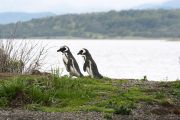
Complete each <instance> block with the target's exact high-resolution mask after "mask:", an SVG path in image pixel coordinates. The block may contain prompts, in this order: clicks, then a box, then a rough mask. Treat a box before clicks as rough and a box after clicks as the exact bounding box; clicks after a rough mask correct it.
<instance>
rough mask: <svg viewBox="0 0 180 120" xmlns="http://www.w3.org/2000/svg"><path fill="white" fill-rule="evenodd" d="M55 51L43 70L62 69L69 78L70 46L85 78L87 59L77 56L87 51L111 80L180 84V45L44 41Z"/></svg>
mask: <svg viewBox="0 0 180 120" xmlns="http://www.w3.org/2000/svg"><path fill="white" fill-rule="evenodd" d="M43 43H44V44H47V45H48V47H51V49H49V51H48V56H47V58H46V59H45V63H46V65H45V66H44V67H43V70H45V71H49V70H50V69H51V68H55V67H59V68H62V69H64V70H63V73H62V74H63V75H64V74H68V73H67V72H66V70H65V67H64V64H63V62H62V55H61V53H57V49H59V47H60V46H62V45H67V46H69V48H70V49H71V52H72V54H73V55H74V57H75V58H76V60H77V62H78V63H79V66H80V69H81V71H82V73H83V74H85V75H87V74H86V73H84V72H83V70H82V68H83V59H82V57H81V56H77V53H78V51H79V50H80V49H81V48H87V49H88V50H89V51H90V53H91V55H92V57H93V58H94V60H95V62H96V63H97V66H98V68H99V71H100V73H101V74H102V75H104V76H107V77H111V78H135V79H140V78H143V76H144V75H146V76H147V78H148V79H149V80H176V79H179V78H180V59H179V57H180V42H169V41H165V40H164V41H163V40H144V41H143V40H119V41H118V40H43Z"/></svg>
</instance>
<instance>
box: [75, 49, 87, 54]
mask: <svg viewBox="0 0 180 120" xmlns="http://www.w3.org/2000/svg"><path fill="white" fill-rule="evenodd" d="M88 53H89V51H88V50H87V49H85V48H83V49H82V50H80V51H79V52H78V54H77V55H87V54H88Z"/></svg>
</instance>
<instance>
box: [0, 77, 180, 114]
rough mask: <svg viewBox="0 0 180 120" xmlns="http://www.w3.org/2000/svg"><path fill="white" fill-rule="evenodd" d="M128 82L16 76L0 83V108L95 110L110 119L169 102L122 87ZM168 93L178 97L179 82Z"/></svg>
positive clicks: (163, 97)
mask: <svg viewBox="0 0 180 120" xmlns="http://www.w3.org/2000/svg"><path fill="white" fill-rule="evenodd" d="M123 83H128V81H127V80H111V79H108V78H105V79H100V80H98V79H91V78H89V77H84V78H77V79H71V78H68V77H58V76H56V75H52V76H51V77H45V76H17V77H11V78H8V79H6V80H0V107H2V108H5V107H21V108H23V109H28V110H37V111H46V112H76V111H97V112H103V113H105V115H106V117H109V115H111V114H112V113H114V114H122V115H129V114H131V112H132V110H133V109H135V108H136V106H137V103H139V102H141V101H143V102H146V103H154V102H155V103H159V104H160V103H164V101H166V100H167V99H169V98H168V97H167V96H166V94H165V93H164V92H162V91H151V90H145V89H142V88H141V87H139V86H131V87H128V88H126V89H124V88H123V87H121V85H122V84H123ZM170 88H171V89H170V92H172V94H174V95H175V96H176V97H179V94H180V93H179V82H173V83H172V85H171V86H170Z"/></svg>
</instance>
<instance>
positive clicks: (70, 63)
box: [67, 59, 73, 71]
mask: <svg viewBox="0 0 180 120" xmlns="http://www.w3.org/2000/svg"><path fill="white" fill-rule="evenodd" d="M72 62H73V60H72V59H69V60H68V63H67V69H68V71H70V68H71V66H73V63H72Z"/></svg>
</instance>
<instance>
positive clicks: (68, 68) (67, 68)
mask: <svg viewBox="0 0 180 120" xmlns="http://www.w3.org/2000/svg"><path fill="white" fill-rule="evenodd" d="M63 62H64V65H65V66H66V70H67V71H68V72H70V67H68V66H69V65H68V63H67V64H66V62H65V61H64V60H63Z"/></svg>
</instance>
